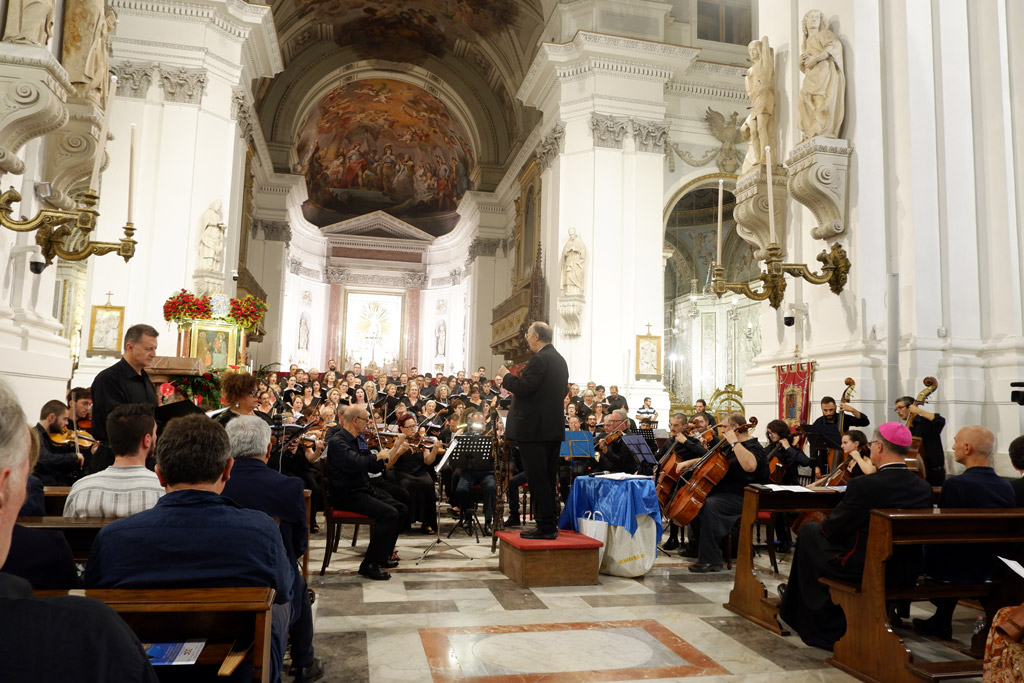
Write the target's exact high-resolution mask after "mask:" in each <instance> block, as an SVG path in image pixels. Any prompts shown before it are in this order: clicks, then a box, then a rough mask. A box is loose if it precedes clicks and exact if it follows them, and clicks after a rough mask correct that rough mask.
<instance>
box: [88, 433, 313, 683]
mask: <svg viewBox="0 0 1024 683" xmlns="http://www.w3.org/2000/svg"><path fill="white" fill-rule="evenodd" d="M257 419H259V418H257ZM156 462H157V464H156V474H157V476H158V477H159V478H160V483H161V484H163V485H164V489H165V490H166V492H167V493H166V495H164V496H163V497H162V498H161V499H160V500H159V501H157V504H156V506H155V507H153V508H152V509H149V510H144V511H143V512H139V513H136V514H134V515H132V516H131V517H126V518H125V519H119V520H117V521H114V522H111V523H110V524H108V525H107V526H105V527H104V528H103V529H101V530H100V532H99V534H98V535H97V537H96V540H95V541H94V542H93V546H92V550H91V551H90V553H89V562H88V564H87V565H86V568H85V586H86V588H226V587H241V586H266V587H270V588H273V589H274V590H275V591H276V597H275V599H274V602H275V604H274V607H273V611H272V622H273V624H272V627H271V653H270V673H271V678H272V680H279V676H280V672H281V662H282V660H283V658H284V651H285V644H286V642H287V637H288V625H289V624H290V623H291V611H292V610H291V602H292V584H293V582H294V575H293V573H292V568H291V566H290V562H291V560H289V558H288V553H287V551H286V550H285V548H284V544H283V543H282V541H281V533H280V532H279V531H278V528H277V525H276V524H274V521H273V520H272V519H270V517H268V516H267V515H266V514H264V513H262V512H257V511H255V510H246V509H243V508H242V507H241V506H239V505H238V504H237V503H235V502H234V501H232V500H231V499H230V498H226V497H224V496H222V495H221V492H222V491H223V490H224V485H225V484H226V483H227V481H228V479H229V477H230V476H231V468H232V465H233V464H234V460H232V458H231V444H230V443H229V441H228V435H227V432H225V431H224V427H222V426H221V425H220V424H218V423H217V422H216V421H214V420H211V419H210V418H208V417H206V416H205V415H188V416H186V417H179V418H176V419H174V420H171V421H170V422H168V423H167V426H166V427H164V431H163V433H162V434H161V435H160V445H159V447H158V448H157V453H156Z"/></svg>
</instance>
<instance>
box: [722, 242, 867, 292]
mask: <svg viewBox="0 0 1024 683" xmlns="http://www.w3.org/2000/svg"><path fill="white" fill-rule="evenodd" d="M767 251H768V258H766V259H765V262H764V263H765V270H764V271H762V272H761V275H760V277H759V278H758V279H759V280H760V281H761V289H760V290H758V291H755V290H754V289H753V288H752V287H751V286H750V283H749V282H728V281H726V279H725V268H724V267H723V266H721V265H720V264H715V275H714V279H713V281H712V284H713V287H714V292H715V294H716V295H718V297H719V298H721V297H722V295H723V294H725V293H726V292H735V293H736V294H742V295H743V296H745V297H747V298H748V299H751V300H753V301H764V300H766V299H767V300H768V303H769V304H770V305H771V307H772V308H775V309H777V308H778V307H779V306H781V305H782V299H783V297H784V296H785V294H786V276H787V275H789V276H790V277H794V278H803V279H804V280H806V281H807V282H810V283H811V284H812V285H823V284H826V283H827V284H828V286H829V289H831V290H832V293H833V294H836V295H839V294H841V293H842V291H843V289H844V288H845V287H846V281H847V277H848V275H849V273H850V259H849V258H848V257H847V255H846V250H845V249H843V247H842V246H840V245H839V244H838V243H836V244H833V245H832V248H831V249H830V250H829V251H822V252H821V253H820V254H818V261H819V262H821V273H813V272H811V269H810V268H808V267H807V266H806V265H805V264H803V263H783V262H782V249H781V248H780V247H779V245H777V244H776V243H774V242H772V243H771V244H769V245H768V249H767Z"/></svg>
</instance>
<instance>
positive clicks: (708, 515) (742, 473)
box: [676, 413, 768, 573]
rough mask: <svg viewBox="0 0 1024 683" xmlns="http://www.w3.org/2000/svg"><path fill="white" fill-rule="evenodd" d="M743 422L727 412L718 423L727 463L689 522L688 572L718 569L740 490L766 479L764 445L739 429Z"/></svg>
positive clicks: (683, 465)
mask: <svg viewBox="0 0 1024 683" xmlns="http://www.w3.org/2000/svg"><path fill="white" fill-rule="evenodd" d="M744 424H746V418H745V417H744V416H743V414H742V413H733V414H731V415H730V416H729V417H728V419H727V420H726V421H725V423H724V424H723V425H722V431H723V439H724V440H725V443H724V444H723V445H722V447H721V448H722V450H721V454H722V455H724V456H725V458H726V460H727V461H728V463H729V468H728V469H727V470H726V472H725V475H724V476H723V477H722V479H721V480H720V481H719V482H718V483H717V484H715V486H714V487H713V488H712V489H711V491H710V492H709V493H708V495H707V498H706V499H705V501H704V505H703V506H702V507H701V509H700V513H699V514H698V515H697V518H696V519H695V520H694V521H693V523H691V525H690V538H691V539H696V544H697V551H698V554H697V562H696V563H695V564H692V565H690V567H689V569H690V571H691V572H697V573H707V572H717V571H721V569H722V563H723V558H722V541H723V540H724V539H725V537H726V536H727V535H728V534H729V531H730V530H732V527H733V525H734V524H736V520H738V519H739V518H740V513H741V512H742V510H743V489H744V487H746V485H747V484H763V483H764V482H766V481H768V459H767V457H766V456H765V451H764V448H763V447H762V446H761V444H760V443H758V441H757V439H755V438H754V435H753V434H751V433H750V431H744V432H739V431H737V428H738V427H741V426H743V425H744ZM697 462H698V459H691V460H686V461H683V462H681V463H679V464H678V465H677V466H676V467H677V471H678V472H679V473H682V472H684V471H685V470H687V469H689V468H690V467H692V466H693V465H695V464H697Z"/></svg>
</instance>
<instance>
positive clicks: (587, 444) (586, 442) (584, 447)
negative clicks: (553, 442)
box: [558, 431, 594, 490]
mask: <svg viewBox="0 0 1024 683" xmlns="http://www.w3.org/2000/svg"><path fill="white" fill-rule="evenodd" d="M558 455H559V457H562V458H590V459H591V460H593V459H594V435H593V433H591V432H584V431H579V432H570V431H566V432H565V441H563V442H562V445H561V446H560V447H559V449H558ZM575 479H576V463H575V462H573V463H572V466H571V467H570V468H569V489H570V490H571V489H572V484H573V481H575Z"/></svg>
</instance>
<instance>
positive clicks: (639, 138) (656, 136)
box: [630, 119, 671, 154]
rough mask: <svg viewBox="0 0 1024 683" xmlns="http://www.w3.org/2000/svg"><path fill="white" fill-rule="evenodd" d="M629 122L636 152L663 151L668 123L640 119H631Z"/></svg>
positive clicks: (666, 139)
mask: <svg viewBox="0 0 1024 683" xmlns="http://www.w3.org/2000/svg"><path fill="white" fill-rule="evenodd" d="M630 122H631V123H632V124H633V140H634V142H635V143H636V149H637V151H638V152H657V153H659V154H664V153H665V143H666V142H667V141H668V132H669V129H670V128H671V125H670V124H668V123H664V122H659V121H643V120H640V119H631V120H630Z"/></svg>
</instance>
